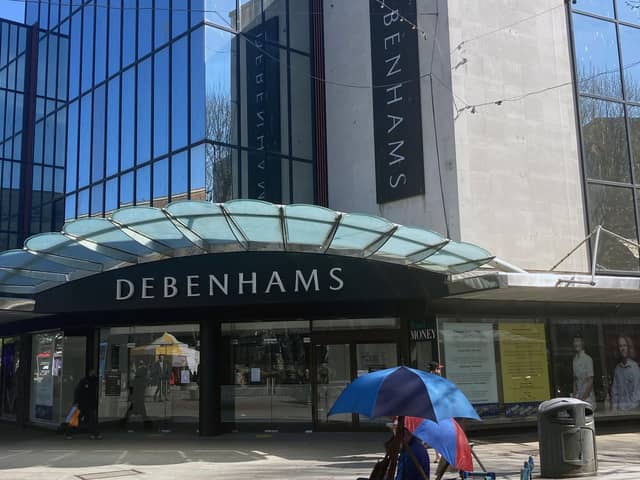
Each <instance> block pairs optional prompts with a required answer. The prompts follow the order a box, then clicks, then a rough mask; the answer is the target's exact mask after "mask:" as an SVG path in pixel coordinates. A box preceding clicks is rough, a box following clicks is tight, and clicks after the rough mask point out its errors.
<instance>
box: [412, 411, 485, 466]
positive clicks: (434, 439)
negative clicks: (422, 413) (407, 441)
mask: <svg viewBox="0 0 640 480" xmlns="http://www.w3.org/2000/svg"><path fill="white" fill-rule="evenodd" d="M405 428H406V429H407V430H409V431H410V432H411V433H412V434H413V435H414V436H415V437H418V438H419V439H420V440H422V441H423V442H425V443H426V444H427V445H429V446H430V447H431V448H433V449H434V450H436V451H437V452H440V453H441V454H442V456H443V457H444V458H445V459H446V460H447V462H449V465H453V466H454V467H455V468H457V469H458V470H462V471H464V472H472V471H473V458H472V457H471V446H470V445H469V440H468V439H467V435H466V434H465V433H464V431H463V430H462V427H460V425H459V424H458V422H456V421H455V420H454V419H453V418H446V419H444V420H440V421H439V422H432V421H431V420H425V419H424V418H416V417H407V418H405Z"/></svg>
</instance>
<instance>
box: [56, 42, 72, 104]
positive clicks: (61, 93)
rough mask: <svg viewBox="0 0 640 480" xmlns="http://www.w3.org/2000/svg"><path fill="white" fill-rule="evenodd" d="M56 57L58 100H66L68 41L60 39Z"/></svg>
mask: <svg viewBox="0 0 640 480" xmlns="http://www.w3.org/2000/svg"><path fill="white" fill-rule="evenodd" d="M59 44H60V49H59V55H58V95H57V98H58V99H62V100H66V98H67V86H68V82H67V75H68V74H69V73H68V72H69V39H67V38H64V37H60V39H59Z"/></svg>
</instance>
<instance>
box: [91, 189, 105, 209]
mask: <svg viewBox="0 0 640 480" xmlns="http://www.w3.org/2000/svg"><path fill="white" fill-rule="evenodd" d="M103 195H104V184H102V183H99V184H97V185H94V186H93V187H91V215H97V214H99V213H100V212H102V211H104V208H103Z"/></svg>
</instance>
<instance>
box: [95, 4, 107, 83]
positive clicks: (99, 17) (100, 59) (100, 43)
mask: <svg viewBox="0 0 640 480" xmlns="http://www.w3.org/2000/svg"><path fill="white" fill-rule="evenodd" d="M107 17H108V8H106V7H96V33H95V35H96V38H95V42H94V45H95V46H96V49H95V50H96V65H95V83H96V84H97V83H100V82H102V81H104V79H105V76H106V72H107V48H108V47H107Z"/></svg>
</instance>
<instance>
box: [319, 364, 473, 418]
mask: <svg viewBox="0 0 640 480" xmlns="http://www.w3.org/2000/svg"><path fill="white" fill-rule="evenodd" d="M337 413H361V414H363V415H366V416H367V417H372V418H373V417H387V416H388V417H393V416H411V417H421V418H426V419H429V420H434V421H439V420H443V419H445V418H452V417H460V418H473V419H476V420H480V417H479V416H478V414H477V413H476V411H475V410H474V408H473V406H472V405H471V403H470V402H469V400H468V399H467V397H466V396H465V395H464V393H462V391H461V390H460V389H459V388H458V387H457V386H456V385H455V384H453V383H452V382H450V381H449V380H447V379H446V378H443V377H440V376H439V375H432V374H430V373H426V372H422V371H420V370H414V369H413V368H408V367H395V368H388V369H386V370H379V371H377V372H373V373H369V374H367V375H363V376H361V377H359V378H357V379H356V380H354V381H353V382H352V383H351V384H349V385H348V386H347V387H346V388H345V389H344V391H343V392H342V393H341V394H340V396H339V397H338V399H337V400H336V402H335V403H334V404H333V407H331V410H330V411H329V415H335V414H337Z"/></svg>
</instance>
